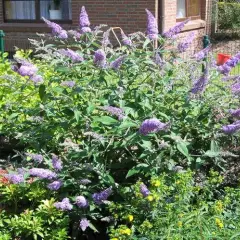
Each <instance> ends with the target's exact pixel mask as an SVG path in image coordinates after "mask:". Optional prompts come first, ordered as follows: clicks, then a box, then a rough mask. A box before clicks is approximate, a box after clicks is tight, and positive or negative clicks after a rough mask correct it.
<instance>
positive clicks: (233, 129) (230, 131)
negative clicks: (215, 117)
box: [222, 121, 240, 135]
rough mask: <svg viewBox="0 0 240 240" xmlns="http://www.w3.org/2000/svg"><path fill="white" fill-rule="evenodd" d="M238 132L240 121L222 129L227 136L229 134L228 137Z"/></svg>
mask: <svg viewBox="0 0 240 240" xmlns="http://www.w3.org/2000/svg"><path fill="white" fill-rule="evenodd" d="M238 130H240V121H236V122H234V123H232V124H229V125H225V126H223V127H222V131H223V132H224V133H225V134H228V135H231V134H234V133H236V132H237V131H238Z"/></svg>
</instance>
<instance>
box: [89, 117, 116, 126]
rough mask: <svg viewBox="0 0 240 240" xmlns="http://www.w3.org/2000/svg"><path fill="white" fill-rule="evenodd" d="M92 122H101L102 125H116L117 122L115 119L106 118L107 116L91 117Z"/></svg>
mask: <svg viewBox="0 0 240 240" xmlns="http://www.w3.org/2000/svg"><path fill="white" fill-rule="evenodd" d="M93 120H94V121H95V122H101V123H102V124H104V125H112V124H116V123H118V121H117V120H116V119H114V118H111V117H108V116H102V117H93Z"/></svg>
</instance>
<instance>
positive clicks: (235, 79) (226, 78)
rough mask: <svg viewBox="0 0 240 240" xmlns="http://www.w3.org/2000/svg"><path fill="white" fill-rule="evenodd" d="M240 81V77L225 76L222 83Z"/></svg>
mask: <svg viewBox="0 0 240 240" xmlns="http://www.w3.org/2000/svg"><path fill="white" fill-rule="evenodd" d="M230 80H231V81H240V75H235V76H225V77H223V78H222V81H230Z"/></svg>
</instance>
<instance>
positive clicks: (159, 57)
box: [155, 53, 164, 67]
mask: <svg viewBox="0 0 240 240" xmlns="http://www.w3.org/2000/svg"><path fill="white" fill-rule="evenodd" d="M155 63H156V64H157V65H158V66H159V67H162V66H163V65H164V61H163V59H162V58H161V56H160V55H159V54H158V53H156V56H155Z"/></svg>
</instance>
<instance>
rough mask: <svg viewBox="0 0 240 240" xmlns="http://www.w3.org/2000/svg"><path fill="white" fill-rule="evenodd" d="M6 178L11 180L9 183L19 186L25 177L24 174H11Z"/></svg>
mask: <svg viewBox="0 0 240 240" xmlns="http://www.w3.org/2000/svg"><path fill="white" fill-rule="evenodd" d="M5 177H6V178H7V179H8V180H9V182H11V183H13V184H19V183H23V182H24V177H23V175H22V174H14V173H10V174H6V175H5Z"/></svg>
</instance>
